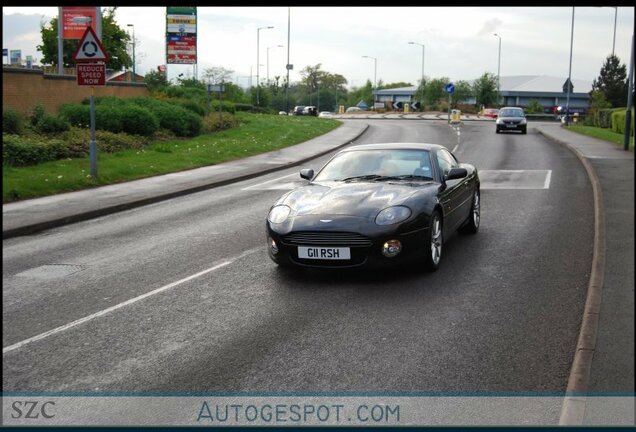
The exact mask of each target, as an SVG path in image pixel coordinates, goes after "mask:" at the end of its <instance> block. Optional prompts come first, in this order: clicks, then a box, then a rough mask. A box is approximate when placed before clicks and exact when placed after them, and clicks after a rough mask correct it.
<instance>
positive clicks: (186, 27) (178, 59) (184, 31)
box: [166, 6, 197, 79]
mask: <svg viewBox="0 0 636 432" xmlns="http://www.w3.org/2000/svg"><path fill="white" fill-rule="evenodd" d="M166 64H190V65H193V66H194V71H195V74H194V76H195V79H196V65H197V8H196V7H189V6H187V7H186V6H168V7H166Z"/></svg>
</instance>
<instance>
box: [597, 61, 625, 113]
mask: <svg viewBox="0 0 636 432" xmlns="http://www.w3.org/2000/svg"><path fill="white" fill-rule="evenodd" d="M594 90H600V91H601V92H603V94H604V95H605V99H607V101H608V102H609V103H610V104H612V106H613V107H615V108H617V107H624V106H626V105H627V67H626V66H625V65H624V64H621V62H620V59H619V58H618V57H616V56H615V55H611V54H610V55H609V56H607V58H606V59H605V63H603V67H602V68H601V72H600V75H599V77H598V78H597V79H595V80H594V82H592V91H594ZM591 94H592V93H591V92H590V95H591Z"/></svg>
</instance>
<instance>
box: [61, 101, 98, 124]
mask: <svg viewBox="0 0 636 432" xmlns="http://www.w3.org/2000/svg"><path fill="white" fill-rule="evenodd" d="M59 116H60V118H63V119H64V120H66V121H67V122H69V123H70V125H71V126H75V127H81V128H88V127H90V125H91V112H90V107H88V106H87V105H78V104H64V105H62V106H61V107H60V114H59Z"/></svg>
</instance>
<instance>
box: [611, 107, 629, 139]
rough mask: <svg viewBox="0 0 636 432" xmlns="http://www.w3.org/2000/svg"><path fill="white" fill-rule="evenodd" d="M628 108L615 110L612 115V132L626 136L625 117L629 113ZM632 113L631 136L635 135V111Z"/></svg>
mask: <svg viewBox="0 0 636 432" xmlns="http://www.w3.org/2000/svg"><path fill="white" fill-rule="evenodd" d="M625 111H626V108H618V109H615V110H614V112H613V113H612V130H613V131H614V132H616V133H619V134H625V117H626V116H627V113H626V112H625ZM631 113H632V122H631V124H630V134H632V135H633V134H634V110H632V111H631Z"/></svg>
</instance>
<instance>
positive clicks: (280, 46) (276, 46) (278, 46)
mask: <svg viewBox="0 0 636 432" xmlns="http://www.w3.org/2000/svg"><path fill="white" fill-rule="evenodd" d="M282 47H283V45H275V46H270V47H267V85H269V49H270V48H282Z"/></svg>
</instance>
